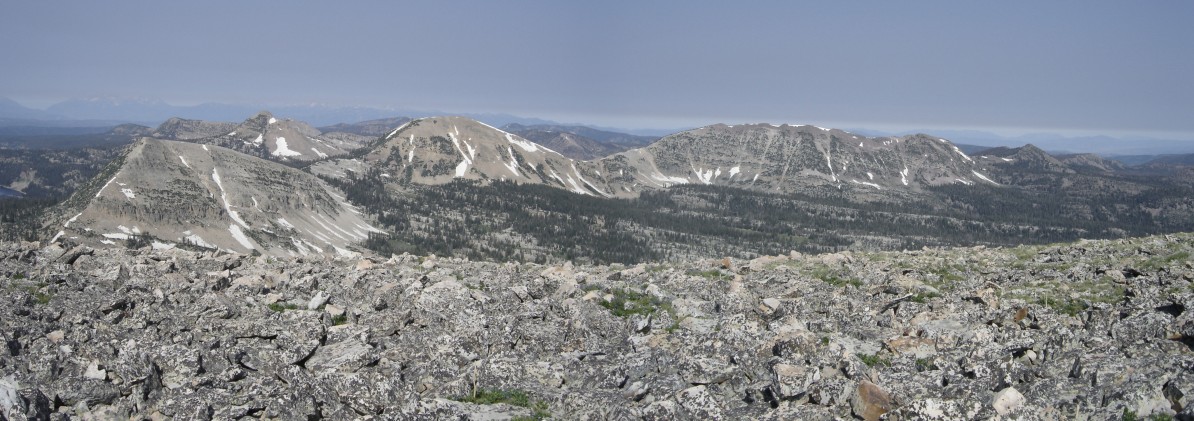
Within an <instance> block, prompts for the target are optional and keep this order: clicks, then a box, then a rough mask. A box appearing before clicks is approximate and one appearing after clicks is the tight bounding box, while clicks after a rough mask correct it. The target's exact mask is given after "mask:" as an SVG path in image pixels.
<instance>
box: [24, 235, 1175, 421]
mask: <svg viewBox="0 0 1194 421" xmlns="http://www.w3.org/2000/svg"><path fill="white" fill-rule="evenodd" d="M1192 248H1194V235H1191V234H1178V235H1170V236H1158V237H1147V238H1137V239H1126V240H1109V241H1083V242H1079V243H1074V244H1062V245H1051V246H1032V247H1020V248H1010V249H993V248H991V249H984V248H963V249H927V250H919V251H908V252H898V253H897V252H889V253H867V254H862V253H839V254H826V255H798V254H794V255H790V256H777V257H764V258H759V259H756V260H752V261H738V260H720V259H718V260H704V261H693V262H687V263H669V264H660V265H639V266H633V267H623V266H617V265H614V266H583V267H582V266H576V267H573V266H571V265H564V266H550V267H549V266H539V265H533V264H518V263H484V262H469V261H464V260H457V259H443V258H435V257H416V256H409V255H404V256H392V257H390V258H388V259H353V260H347V259H340V260H332V259H331V258H326V257H319V258H311V259H303V258H299V259H277V258H270V257H264V256H262V257H248V256H243V255H236V254H217V253H216V252H209V253H206V254H204V253H196V252H190V251H186V250H178V249H171V250H160V251H153V250H150V249H148V248H147V249H142V250H121V249H90V248H87V247H86V246H79V247H75V248H69V249H68V248H60V247H59V246H58V245H56V244H54V245H49V246H44V247H43V246H41V245H39V244H34V243H23V244H17V243H6V244H2V245H0V275H4V278H3V280H0V286H2V288H0V297H2V298H0V303H2V305H0V336H2V337H0V341H2V342H3V343H4V345H5V346H3V347H0V418H3V419H10V420H24V419H76V417H77V418H81V419H130V418H134V419H141V418H149V419H171V418H174V419H240V418H246V417H248V418H263V419H361V418H365V419H507V418H521V419H544V418H553V419H639V418H641V419H775V420H779V419H832V418H845V419H849V418H855V417H856V418H861V419H867V420H873V419H879V418H882V417H886V418H887V419H900V420H908V419H1001V418H1002V419H1012V418H1020V419H1085V418H1091V419H1114V418H1119V417H1130V416H1135V417H1139V418H1141V419H1146V418H1148V417H1166V416H1168V417H1174V418H1178V419H1190V417H1192V416H1194V405H1190V402H1191V400H1194V353H1192V352H1191V347H1192V346H1194V312H1190V311H1187V309H1189V308H1190V307H1191V306H1194V288H1192V282H1194V267H1192V264H1191V259H1190V253H1191V249H1192Z"/></svg>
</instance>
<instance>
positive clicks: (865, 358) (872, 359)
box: [858, 354, 891, 367]
mask: <svg viewBox="0 0 1194 421" xmlns="http://www.w3.org/2000/svg"><path fill="white" fill-rule="evenodd" d="M858 359H860V360H862V363H863V364H866V366H867V367H874V366H876V365H881V366H885V367H891V360H888V359H887V358H883V357H880V356H878V355H871V354H858Z"/></svg>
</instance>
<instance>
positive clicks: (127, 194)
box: [120, 189, 137, 199]
mask: <svg viewBox="0 0 1194 421" xmlns="http://www.w3.org/2000/svg"><path fill="white" fill-rule="evenodd" d="M120 192H121V193H124V197H126V198H129V199H133V198H136V197H137V194H136V193H133V189H120Z"/></svg>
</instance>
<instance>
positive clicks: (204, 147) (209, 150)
mask: <svg viewBox="0 0 1194 421" xmlns="http://www.w3.org/2000/svg"><path fill="white" fill-rule="evenodd" d="M203 150H205V151H208V152H211V149H207V145H203Z"/></svg>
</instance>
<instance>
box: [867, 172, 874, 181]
mask: <svg viewBox="0 0 1194 421" xmlns="http://www.w3.org/2000/svg"><path fill="white" fill-rule="evenodd" d="M866 178H867V179H868V180H874V179H875V175H874V174H871V172H870V171H867V173H866Z"/></svg>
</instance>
